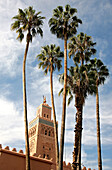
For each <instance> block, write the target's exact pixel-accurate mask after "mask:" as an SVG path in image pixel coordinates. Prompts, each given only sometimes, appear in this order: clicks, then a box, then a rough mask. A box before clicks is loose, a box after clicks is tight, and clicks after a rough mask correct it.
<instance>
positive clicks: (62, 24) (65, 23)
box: [49, 5, 82, 170]
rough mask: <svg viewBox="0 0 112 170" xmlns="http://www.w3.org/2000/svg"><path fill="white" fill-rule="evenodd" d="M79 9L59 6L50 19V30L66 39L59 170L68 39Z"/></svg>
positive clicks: (74, 26) (60, 169)
mask: <svg viewBox="0 0 112 170" xmlns="http://www.w3.org/2000/svg"><path fill="white" fill-rule="evenodd" d="M76 12H77V9H75V8H71V7H70V5H66V6H65V10H64V9H63V7H62V6H58V7H57V8H56V9H54V10H53V16H52V18H51V19H50V20H49V26H50V30H51V32H52V33H53V34H56V36H57V38H61V39H64V92H63V109H62V123H61V135H60V152H59V170H62V169H63V148H64V132H65V117H66V86H67V40H68V38H70V37H72V36H73V34H76V32H77V29H76V28H77V27H78V24H79V23H82V21H81V20H80V19H78V18H77V16H75V14H76Z"/></svg>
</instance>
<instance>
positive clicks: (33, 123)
mask: <svg viewBox="0 0 112 170" xmlns="http://www.w3.org/2000/svg"><path fill="white" fill-rule="evenodd" d="M38 122H39V119H36V120H35V121H34V122H32V123H31V124H30V125H29V128H31V127H33V126H35V125H36V124H38Z"/></svg>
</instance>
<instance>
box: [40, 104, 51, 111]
mask: <svg viewBox="0 0 112 170" xmlns="http://www.w3.org/2000/svg"><path fill="white" fill-rule="evenodd" d="M42 106H43V107H46V108H48V109H50V110H52V108H50V107H48V106H44V105H42Z"/></svg>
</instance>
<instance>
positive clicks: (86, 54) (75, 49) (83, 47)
mask: <svg viewBox="0 0 112 170" xmlns="http://www.w3.org/2000/svg"><path fill="white" fill-rule="evenodd" d="M95 44H96V43H93V41H92V38H91V36H88V35H86V34H84V33H82V32H81V33H80V34H78V35H77V36H76V37H75V36H74V37H72V38H71V39H70V42H69V44H68V49H69V57H70V58H71V56H72V57H73V61H74V63H75V64H76V65H77V64H80V65H81V66H83V65H84V64H86V63H87V62H88V61H89V60H90V58H91V56H92V55H94V54H95V53H96V49H95V48H94V46H95ZM80 69H81V68H80ZM85 73H86V72H85ZM86 78H87V75H86ZM80 95H81V93H80V94H78V93H77V94H76V96H77V100H78V99H79V100H81V99H80ZM76 108H77V110H79V106H78V105H77V104H76ZM80 109H81V108H80ZM77 113H79V115H78V117H79V119H80V120H79V121H78V122H80V125H79V123H77V121H76V127H75V140H76V142H75V143H77V140H79V142H78V145H77V154H78V158H77V156H75V154H74V152H73V162H74V163H73V166H74V167H75V166H77V167H78V168H79V169H81V137H82V120H81V119H82V111H80V112H77ZM78 126H80V130H79V129H78V130H77V127H78ZM77 131H78V132H77ZM77 133H78V134H79V139H77V136H78V135H77ZM75 147H76V144H75ZM74 150H76V149H74ZM74 157H75V158H74ZM74 160H75V161H74ZM76 160H77V161H76Z"/></svg>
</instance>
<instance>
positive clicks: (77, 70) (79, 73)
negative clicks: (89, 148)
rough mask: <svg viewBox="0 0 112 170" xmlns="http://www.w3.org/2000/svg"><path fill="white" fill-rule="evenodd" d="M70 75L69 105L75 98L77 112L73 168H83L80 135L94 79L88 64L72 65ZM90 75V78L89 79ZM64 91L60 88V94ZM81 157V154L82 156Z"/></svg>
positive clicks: (62, 77)
mask: <svg viewBox="0 0 112 170" xmlns="http://www.w3.org/2000/svg"><path fill="white" fill-rule="evenodd" d="M68 70H69V75H68V76H67V95H68V96H69V98H68V105H69V104H70V102H71V101H72V100H73V98H75V107H76V110H77V113H76V125H75V143H74V151H73V169H74V170H76V169H77V168H79V169H81V159H79V156H80V154H81V152H80V154H79V149H80V142H81V140H80V136H81V133H82V112H83V105H84V103H85V99H86V97H87V96H88V94H92V93H93V90H92V89H93V88H92V87H93V81H92V80H91V77H90V76H88V73H87V68H86V65H83V66H78V65H76V67H70V68H69V69H68ZM88 77H89V79H88ZM63 79H64V75H63V74H62V75H61V76H60V79H59V81H61V82H62V83H63ZM62 92H63V89H61V90H60V92H59V95H60V94H61V93H62ZM80 157H81V156H80Z"/></svg>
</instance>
